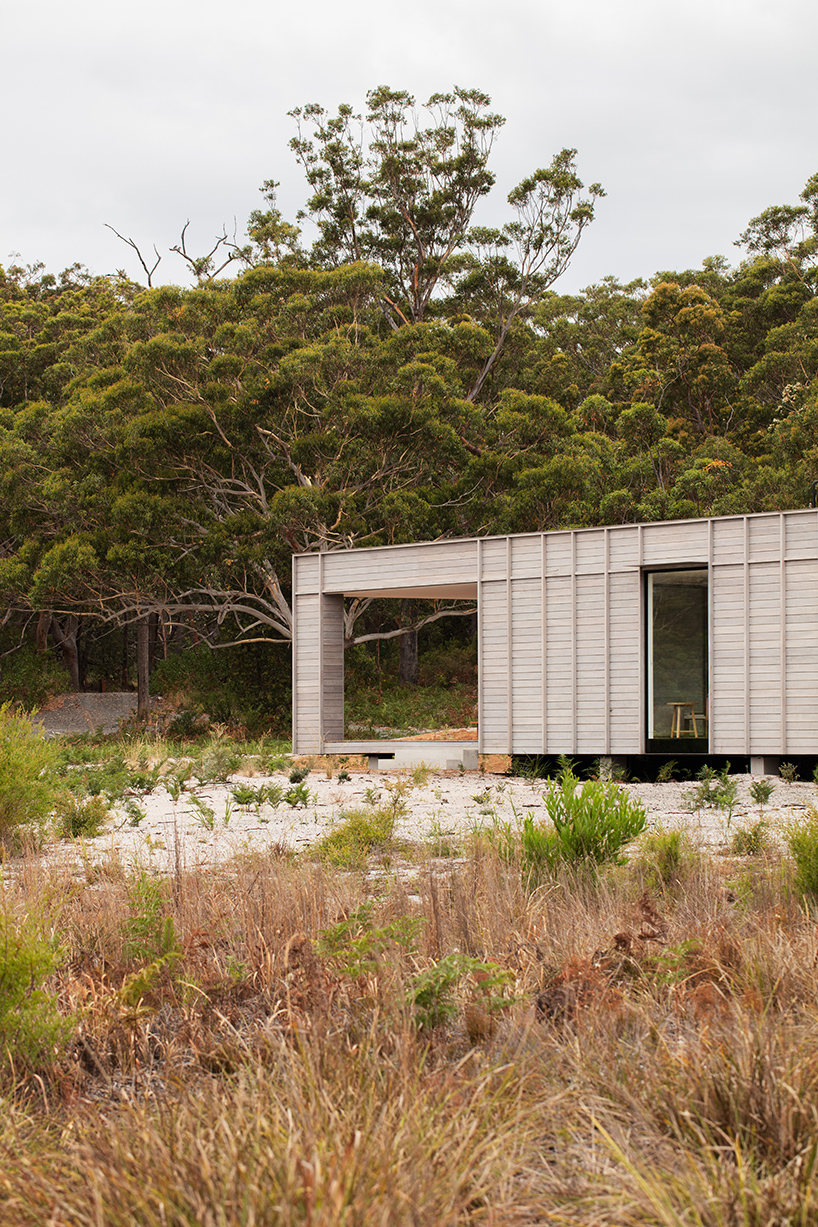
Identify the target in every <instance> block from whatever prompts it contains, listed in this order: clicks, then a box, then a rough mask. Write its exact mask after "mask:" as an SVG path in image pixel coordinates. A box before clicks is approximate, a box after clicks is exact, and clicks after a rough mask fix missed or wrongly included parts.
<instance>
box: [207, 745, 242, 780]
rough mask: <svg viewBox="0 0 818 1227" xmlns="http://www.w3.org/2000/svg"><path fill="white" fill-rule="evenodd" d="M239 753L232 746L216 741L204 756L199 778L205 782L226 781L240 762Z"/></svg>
mask: <svg viewBox="0 0 818 1227" xmlns="http://www.w3.org/2000/svg"><path fill="white" fill-rule="evenodd" d="M240 757H241V756H240V755H239V753H238V752H237V751H236V750H235V749H233V747H232V746H229V745H225V744H224V742H222V741H216V742H215V743H214V744H212V745H211V746H210V747H209V749H207V750H206V751H205V752H204V754H203V755H202V762H201V769H200V773H199V778H200V779H201V780H202V781H203V782H204V781H210V780H226V779H227V777H228V776H229V775H230V774H231V773H232V772H233V771H235V769H236V767H238V765H239V761H240Z"/></svg>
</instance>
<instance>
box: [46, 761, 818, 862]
mask: <svg viewBox="0 0 818 1227" xmlns="http://www.w3.org/2000/svg"><path fill="white" fill-rule="evenodd" d="M732 778H733V779H735V780H736V782H737V784H738V803H737V805H736V807H735V809H734V812H733V814H732V818H731V819H730V821H729V823H728V818H727V815H726V814H725V813H724V812H720V811H718V810H715V809H703V810H699V811H697V812H692V811H691V808H690V802H689V795H690V793H691V791H692V789H693V787H694V785H693V783H691V782H689V781H688V782H684V783H675V782H674V783H668V784H625V785H622V787H624V788H625V789H626V790H627V792H628V793H629V794H630V795H631V797H633V798H638V799H639V800H640V801H641V802H642V803H643V805H644V806H645V809H646V811H647V814H648V819H649V828H648V829H651V828H653V829H656V828H664V829H671V828H675V827H683V828H685V829H687V830H688V831H689V832H690V834H691V836H692V837H693V838H694V840H695V841H696V842H697V843H699V844H701V845H704V846H707V847H709V848H711V849H713V850H715V851H717V850H719V849H720V848H725V847H727V846H729V843H730V841H731V839H732V837H733V835H734V834H735V832H736V830H738V829H739V828H741V827H746V826H750V825H752V824H753V823H754V822H756V821H757V820H758V817H759V809H758V806H757V805H755V804H754V803H753V802H752V801H751V800H750V795H749V786H750V785H751V784H752V782H753V777H751V776H748V775H740V776H734V777H732ZM401 780H403V781H406V782H407V783H406V787H407V791H406V792H405V795H404V797H403V800H404V802H405V804H406V807H407V811H408V813H407V816H406V817H405V818H403V819H402V820H400V821H399V823H398V824H397V826H396V830H395V834H396V837H397V838H398V839H401V840H405V841H409V842H411V843H425V844H427V846H428V847H429V850H430V853H432V854H433V855H434V849H435V847H437V846H439V847H440V848H441V849H442V847H443V846H444V845H447V846H448V847H447V851H446V852H443V853H442V854H443V855H451V853H452V851H454V850H455V849H456V847H457V843H458V838H459V837H462V836H463V835H466V834H468V833H469V832H470V831H473V830H474V829H476V828H480V827H492V826H495V825H501V824H506V823H510V824H512V825H514V824H518V823H521V822H522V820H523V819H524V817H525V816H526V815H527V814H531V815H532V816H533V817H534V819H535V821H536V820H540V821H543V822H545V821H547V815H546V811H545V807H544V804H543V793H544V791H545V790H546V789H547V788H548V781H544V780H538V781H536V782H534V783H532V782H530V781H528V780H524V779H518V778H509V777H505V776H496V775H489V774H485V775H483V774H479V773H478V772H467V773H465V774H464V775H460V774H458V773H453V772H442V773H437V774H434V773H430V774H429V775H428V778H426V779H425V780H424V781H423V782H421V783H417V784H415V783H414V782H413V780H412V776H411V774H410V773H401V774H399V773H397V772H387V771H384V772H377V771H375V772H370V773H363V774H359V773H355V774H353V775H352V777H351V779H349V780H348V781H339V780H338V779H334V778H333V779H327V778H326V775H325V773H324V772H320V771H313V772H312V773H311V774H310V775H309V776H308V777H307V779H306V781H305V784H306V788H307V789H308V791H309V797H310V800H309V804H308V805H306V806H303V805H301V806H298V807H297V808H293V807H291V806H290V805H288V804H286V803H285V802H283V801H282V802H280V803H279V804H278V805H276V806H271V805H269V804H263V805H261V806H259V807H254V806H240V805H239V804H238V803H237V802H236V800H235V797H233V795H232V789H233V788H234V787H235V786H236V785H250V786H251V787H254V788H257V787H258V786H259V785H263V784H268V783H277V784H279V785H281V787H282V788H283V789H284V791H286V790H287V789H288V788H289V787H290V784H289V781H288V777H287V775H286V774H283V773H278V774H276V775H273V776H267V777H259V776H256V777H254V778H252V779H247V778H246V777H242V776H233V777H231V778H230V780H228V781H227V782H226V783H223V784H207V785H201V786H199V785H195V783H194V786H193V788H192V789H191V791H190V792H184V793H182V794H181V795H180V796H179V798H178V800H177V801H176V802H174V801H173V799H172V798H171V796H170V795H169V793H168V791H167V790H166V789H165V788H164V786H163V785H161V784H160V785H158V786H157V788H156V789H155V790H154V792H152V793H149V794H147V795H145V796H143V797H134V798H133V800H134V801H135V802H136V803H137V804H138V805H139V806H140V807H141V809H142V810H143V811H144V817H142V818H141V819H140V820H139V822H138V825H134V818H133V817H132V816H130V815H129V814H128V813H127V812H126V811H125V810H124V809H123V808H122V807H117V808H116V809H115V810H114V811H113V818H112V821H111V823H110V824H109V827H108V829H107V830H106V831H105V832H104V833H103V834H102V835H100V836H98V837H97V838H96V839H86V840H82V841H77V842H76V843H73V844H72V843H70V842H69V843H62V844H59V845H56V846H55V845H52V846H51V847H50V848H49V849H48V851H47V855H48V856H49V858H50V859H54V860H63V859H68V860H70V861H77V862H79V863H83V864H85V865H86V866H87V865H88V864H95V863H100V862H102V861H104V860H105V859H106V858H108V857H111V856H114V857H116V858H118V859H119V860H120V861H121V862H122V863H124V864H126V865H129V866H134V867H140V866H144V867H146V868H152V869H154V870H156V871H163V870H171V871H172V870H174V869H177V868H179V867H182V868H188V869H193V868H196V867H199V866H208V865H214V864H217V863H219V862H224V861H227V860H229V859H231V858H232V857H234V856H236V855H241V854H245V855H247V854H250V855H253V854H261V855H263V854H265V852H269V851H270V850H273V849H276V848H281V846H282V845H285V846H286V847H287V848H290V849H293V850H295V851H299V850H303V849H305V848H307V847H309V845H310V844H312V843H314V842H315V841H316V840H318V839H320V838H321V836H323V835H325V834H327V833H328V832H329V831H331V830H332V827H333V824H334V823H337V822H338V821H339V820H340V818H341V816H342V815H343V812H344V811H345V810H347V809H349V808H351V807H362V806H366V805H368V804H371V803H373V802H374V803H375V804H384V803H388V801H389V796H390V794H389V790H388V788H389V785H392V786H394V785H395V783H396V782H397V781H401ZM773 782H774V784H775V791H774V793H773V794H772V797H771V799H770V801H769V803H768V804H767V805H766V806H765V807H764V818H765V820H766V821H767V822H768V823H769V829H770V834H771V835H772V836H774V837H775V836H776V835H778V836H779V837H780V836H781V835H782V834H783V833H784V832H785V831H786V829H787V827H788V826H789V825H791V824H792V823H794V822H798V821H799V820H801V819H803V817H804V816H805V813H806V811H807V809H808V807H809V806H811V805H813V804H814V803H816V801H818V788H816V786H815V785H814V784H812V783H793V784H787V783H785V782H784V781H783V780H780V779H775V780H774V781H773ZM194 798H198V799H199V801H200V802H202V803H203V804H204V805H205V806H206V807H209V808H210V809H211V810H212V811H213V818H212V829H210V827H209V821H210V819H209V816H208V817H205V818H203V816H202V814H201V812H200V810H199V809H197V807H196V805H195V804H194Z"/></svg>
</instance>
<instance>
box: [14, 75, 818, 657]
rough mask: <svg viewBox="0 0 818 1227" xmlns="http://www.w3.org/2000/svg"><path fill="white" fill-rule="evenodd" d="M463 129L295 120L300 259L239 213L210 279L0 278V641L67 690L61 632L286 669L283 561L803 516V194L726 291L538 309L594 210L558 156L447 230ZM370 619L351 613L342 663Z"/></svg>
mask: <svg viewBox="0 0 818 1227" xmlns="http://www.w3.org/2000/svg"><path fill="white" fill-rule="evenodd" d="M489 106H490V101H489V99H488V98H487V97H485V95H483V94H481V93H479V92H478V91H470V90H460V89H455V90H454V91H452V92H451V93H449V94H445V95H436V96H434V97H433V98H431V99H430V100H429V101H428V103H427V104H426V106H425V108H422V113H423V114H424V115H425V117H426V118H425V119H423V120H421V119H420V118H419V115H418V112H417V111H416V109H415V105H414V100H413V99H412V98H411V97H410V96H409V95H407V94H405V93H402V92H398V91H393V90H390V89H387V88H385V87H382V88H380V89H377V90H373V91H372V92H371V93H370V94H369V95H368V96H367V110H366V112H365V113H364V114H363V115H362V116H358V115H356V114H355V113H354V112H353V110H352V109H351V108H349V107H341V108H340V109H339V111H338V114H337V115H336V116H329V115H328V114H327V113H326V112H324V111H323V110H322V109H321V108H320V107H317V106H307V107H303V108H299V109H298V110H296V111H295V112H293V115H294V118H295V120H296V124H297V134H296V136H295V138H294V139H293V149H294V151H295V154H296V156H297V158H298V159H299V161H300V162H301V164H302V165H303V168H304V170H305V172H306V176H307V181H308V185H309V190H310V193H311V194H310V196H309V198H308V201H307V204H306V206H305V210H304V217H308V218H310V219H312V220H313V221H314V222H315V223H316V226H317V238H316V239H315V242H314V243H313V244H312V247H311V248H310V249H309V250H307V249H305V248H304V247H303V246H302V245H301V239H300V236H299V231H298V228H297V226H295V225H293V224H291V223H288V222H286V221H285V220H284V219H283V218H282V217H281V215H280V214H279V212H278V210H277V208H276V204H275V184H274V183H272V182H269V183H267V184H265V185H264V191H265V197H266V202H267V205H268V208H267V209H266V210H264V211H259V212H257V213H254V214H253V216H252V218H251V219H250V223H249V225H248V233H249V237H250V243H249V244H248V245H247V246H246V247H242V248H239V247H235V246H234V248H233V251H232V254H233V257H234V259H233V266H234V267H235V266H236V265H238V264H243V265H244V271H242V272H241V273H240V274H239V275H238V276H236V277H235V278H234V279H232V280H229V279H219V278H218V276H217V275H216V272H217V265H216V264H215V263H214V260H213V259H211V258H210V257H202V258H201V259H200V260H199V261H198V262H197V263H196V264H195V267H194V265H193V263H191V267H194V271H195V272H196V275H197V278H198V284H197V285H196V286H194V287H193V288H191V289H182V288H179V287H176V286H161V287H158V288H154V287H150V286H149V287H146V288H143V287H140V286H137V285H135V284H133V283H131V282H129V281H127V280H126V279H124V278H123V277H121V276H120V277H119V278H116V279H110V278H94V277H91V276H90V275H88V274H87V273H86V272H85V271H84V270H83V269H82V268H81V267H80V266H74V267H73V268H71V269H68V270H66V272H65V273H63V274H62V275H61V276H60V277H57V278H55V277H53V276H49V275H47V274H45V272H44V270H42V269H29V270H24V269H20V268H17V267H11V268H8V269H6V270H5V271H3V270H0V483H2V509H0V517H1V518H2V527H1V528H0V591H1V592H2V597H3V601H4V606H5V610H6V615H5V621H6V623H11V622H15V624H19V625H29V627H30V630H29V632H28V633H30V634H32V635H33V634H34V631H35V628H38V630H39V636H40V639H42V638H43V636H44V635H45V634H47V633H48V631H49V630H50V632H51V635H52V637H53V638H54V640H55V642H56V643H57V644H58V645H59V646H60V648H61V650H62V651H63V653H64V655H65V659H66V662H67V663H70V659H71V651H72V647H71V644H72V635H74V636H76V633H77V629H78V627H80V626H81V625H82V624H83V623H84V624H89V620H90V619H94V620H95V625H97V626H100V627H104V626H106V625H110V624H112V623H118V624H123V623H127V622H129V621H140V622H141V621H143V620H144V619H145V618H146V617H148V616H150V615H153V616H154V618H156V617H157V616H158V617H160V619H161V621H162V625H163V627H165V630H166V631H167V629H168V628H171V627H172V626H173V625H174V624H176V625H184V626H185V627H187V628H188V631H189V632H190V633H195V635H196V637H197V638H199V639H203V640H205V641H207V642H209V643H211V644H212V645H214V646H215V645H217V644H224V643H228V642H233V641H237V640H238V641H243V640H257V639H263V640H271V641H286V640H287V639H288V638H289V636H290V625H291V618H290V608H289V591H288V577H289V573H290V555H291V554H292V553H293V552H300V551H304V550H319V549H335V548H339V547H346V546H350V545H371V544H379V543H384V542H401V541H410V540H415V539H427V538H434V537H437V536H441V535H460V534H478V533H491V532H505V531H525V530H540V529H550V528H557V527H566V526H583V525H592V524H601V523H622V522H627V521H632V520H652V519H660V518H677V517H687V516H692V515H701V514H725V513H731V512H745V511H759V510H765V509H777V508H782V507H787V506H799V505H804V504H805V502H806V501H807V499H808V497H809V492H810V487H811V483H812V482H813V481H814V480H815V479H816V478H818V209H817V208H816V201H818V176H816V177H813V178H812V179H811V180H810V182H809V183H808V184H807V186H806V188H805V190H804V193H803V195H802V200H801V203H800V204H798V205H794V206H777V207H773V208H770V209H768V210H766V211H765V212H764V213H762V214H761V215H760V216H759V217H757V218H755V219H753V220H752V221H751V222H750V224H749V226H748V228H747V230H746V231H745V232H744V234H743V235H742V236H741V239H740V243H741V244H742V245H743V249H744V259H743V260H742V261H741V262H740V263H739V264H738V266H737V267H735V268H732V267H730V265H729V264H728V262H727V261H726V260H725V259H724V258H720V257H719V258H712V259H709V260H706V261H705V262H704V264H703V265H702V267H701V268H700V269H697V270H685V271H682V272H672V271H668V270H664V271H661V272H658V273H657V274H656V276H655V277H653V278H652V279H651V280H650V282H642V281H637V282H632V283H630V284H628V285H622V284H620V283H619V282H618V281H617V280H616V279H615V278H614V277H607V278H605V279H604V280H603V281H602V282H600V283H599V284H597V285H594V286H590V287H588V288H587V289H586V290H585V291H583V293H582V294H573V295H560V294H559V293H558V292H556V291H555V289H554V288H552V287H553V285H554V282H555V281H556V279H557V278H558V277H559V275H560V273H561V272H562V271H563V270H564V268H565V267H566V265H567V263H568V261H569V260H570V257H571V254H572V253H573V251H574V250H575V248H576V245H577V243H578V242H579V240H580V238H581V235H582V233H583V230H584V228H585V226H586V225H588V224H589V223H590V222H591V220H592V219H593V210H594V201H595V200H596V199H597V198H598V197H599V195H600V194H601V188H600V187H599V186H598V185H592V187H591V188H590V189H588V190H587V192H586V191H585V189H584V188H583V184H582V182H581V181H580V179H579V177H578V174H577V169H576V165H575V153H574V151H572V150H563V151H561V152H560V153H558V154H557V155H556V156H555V157H554V158H553V159H552V161H551V162H550V164H549V165H548V166H547V167H546V168H544V169H540V170H537V171H535V172H534V173H533V174H532V175H530V176H529V177H527V178H526V179H525V180H524V181H523V182H522V183H521V184H520V185H519V186H518V187H517V188H515V189H514V191H512V192H511V193H510V195H509V198H508V199H509V208H510V210H511V213H510V219H509V221H508V222H507V223H506V225H505V226H503V227H502V228H500V229H497V230H491V231H489V230H486V229H481V228H476V227H474V225H473V224H472V219H473V213H474V209H475V206H476V204H477V203H478V201H479V200H480V199H481V198H482V197H483V196H484V195H485V194H486V193H487V192H488V191H489V190H490V189H491V186H492V184H493V175H492V173H491V171H490V170H489V168H488V161H489V155H490V152H491V149H492V145H493V143H494V140H495V138H496V136H497V134H498V132H499V130H500V127H501V124H502V120H501V118H500V117H499V116H497V115H495V114H493V113H492V112H491V111H490V110H489ZM211 255H212V253H211ZM191 259H192V258H191ZM439 612H440V611H439V610H428V609H420V610H417V611H415V614H414V616H416V617H417V618H418V619H422V618H424V617H429V616H433V615H435V614H437V613H439ZM383 618H384V615H383V613H382V611H379V610H378V609H377V608H376V607H373V608H368V607H367V603H366V602H363V603H358V604H356V605H355V606H354V607H352V608H351V609H350V611H349V617H348V628H347V629H348V635H349V639H350V641H353V640H354V639H355V638H360V639H367V638H369V637H371V636H372V635H373V634H394V633H395V629H396V628H395V623H394V622H392V623H391V624H387V623H386V622H384V621H383ZM21 620H22V621H21ZM26 620H28V622H26Z"/></svg>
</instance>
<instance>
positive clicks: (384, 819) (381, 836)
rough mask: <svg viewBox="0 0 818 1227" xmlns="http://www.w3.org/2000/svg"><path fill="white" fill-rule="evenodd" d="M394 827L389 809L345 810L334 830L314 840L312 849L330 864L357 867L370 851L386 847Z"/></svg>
mask: <svg viewBox="0 0 818 1227" xmlns="http://www.w3.org/2000/svg"><path fill="white" fill-rule="evenodd" d="M394 829H395V817H394V814H393V812H392V810H391V809H389V808H384V809H375V810H365V809H350V810H346V811H345V812H343V813H342V814H341V815H340V821H339V823H338V825H337V826H336V827H335V829H334V830H333V831H330V833H329V834H328V835H325V836H324V838H323V839H320V840H319V841H318V843H317V844H316V845H315V851H316V853H317V855H318V857H319V858H320V859H321V860H324V861H327V862H328V863H329V864H330V865H336V866H338V867H341V868H346V869H357V868H360V866H361V865H363V863H364V862H365V860H366V858H367V856H369V854H370V853H372V852H375V851H385V850H386V849H388V848H389V845H390V844H391V842H392V834H393V832H394Z"/></svg>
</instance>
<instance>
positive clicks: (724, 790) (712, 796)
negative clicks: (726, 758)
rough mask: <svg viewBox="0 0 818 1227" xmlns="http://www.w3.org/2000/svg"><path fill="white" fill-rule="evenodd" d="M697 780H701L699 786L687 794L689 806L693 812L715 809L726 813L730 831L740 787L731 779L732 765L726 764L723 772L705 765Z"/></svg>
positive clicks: (707, 764)
mask: <svg viewBox="0 0 818 1227" xmlns="http://www.w3.org/2000/svg"><path fill="white" fill-rule="evenodd" d="M696 778H697V779H698V780H699V784H698V786H697V787H696V788H694V789H693V791H692V792H689V793H686V794H685V799H686V800H687V803H688V806H689V807H690V809H692V810H700V809H705V808H715V809H719V810H722V811H726V812H727V829H728V830H729V829H730V823H731V821H732V818H733V810H734V809H735V805H736V800H737V799H738V785H737V784H736V781H735V780H731V779H730V764H729V763H726V764H725V766H724V767H722V769H721V771H716V770H715V768H714V767H711V766H710V764H709V763H705V765H704V766H703V767H702V769H701V771H700V772H699V774H698V776H697V777H696Z"/></svg>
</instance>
